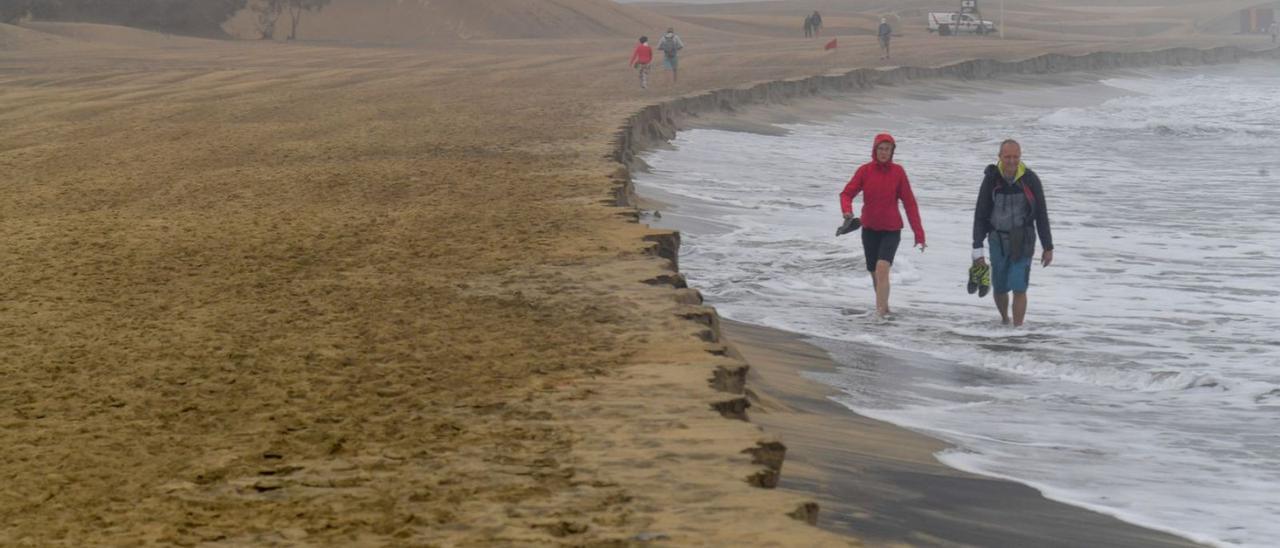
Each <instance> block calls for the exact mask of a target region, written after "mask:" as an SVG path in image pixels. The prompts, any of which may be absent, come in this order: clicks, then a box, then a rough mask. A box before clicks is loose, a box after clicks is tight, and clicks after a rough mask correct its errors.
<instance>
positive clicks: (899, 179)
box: [840, 133, 926, 316]
mask: <svg viewBox="0 0 1280 548" xmlns="http://www.w3.org/2000/svg"><path fill="white" fill-rule="evenodd" d="M895 148H897V144H895V143H894V141H893V137H892V136H891V135H889V134H887V133H881V134H880V135H876V141H875V145H873V146H872V147H871V161H870V162H867V163H865V164H862V166H861V167H859V168H858V171H856V172H855V173H854V174H853V178H852V179H849V184H847V185H845V187H844V191H843V192H841V193H840V210H841V211H842V212H844V216H845V218H849V217H851V216H852V215H853V198H854V196H857V195H858V193H859V192H861V193H862V249H863V252H864V253H865V254H866V258H867V271H869V272H871V283H872V284H873V285H874V286H875V289H876V312H877V313H878V314H880V315H881V316H886V315H888V314H889V270H890V269H891V268H892V267H893V256H894V255H895V254H896V253H897V252H898V243H899V241H901V239H902V215H900V214H899V213H898V201H899V200H901V201H902V205H903V207H905V208H906V209H907V220H908V221H910V222H911V232H913V233H915V236H916V245H917V246H919V247H920V251H924V249H925V247H926V246H925V243H924V226H923V225H921V223H920V209H919V207H918V206H917V205H916V197H915V195H914V194H912V193H911V183H910V182H909V181H908V180H907V172H906V171H905V170H903V169H902V166H900V165H898V164H895V163H893V151H894V149H895Z"/></svg>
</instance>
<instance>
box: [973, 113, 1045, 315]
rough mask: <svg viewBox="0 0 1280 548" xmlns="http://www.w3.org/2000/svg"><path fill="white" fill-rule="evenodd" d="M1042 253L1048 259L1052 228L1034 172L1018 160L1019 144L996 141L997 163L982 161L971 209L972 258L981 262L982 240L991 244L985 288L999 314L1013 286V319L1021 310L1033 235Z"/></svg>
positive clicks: (1005, 307)
mask: <svg viewBox="0 0 1280 548" xmlns="http://www.w3.org/2000/svg"><path fill="white" fill-rule="evenodd" d="M1037 234H1039V236H1040V244H1041V245H1042V246H1044V253H1043V254H1042V255H1041V256H1040V264H1041V265H1042V266H1049V265H1050V264H1051V263H1053V233H1052V232H1051V231H1050V230H1049V208H1048V206H1047V205H1046V204H1045V200H1044V187H1043V186H1042V185H1041V184H1040V177H1038V176H1037V175H1036V173H1035V172H1034V171H1031V169H1030V168H1028V167H1027V165H1026V164H1024V163H1022V146H1021V145H1019V144H1018V142H1017V141H1014V140H1013V139H1007V140H1005V141H1004V142H1003V143H1000V160H999V162H998V164H993V165H989V166H987V170H986V174H985V177H984V178H983V179H982V188H981V189H980V190H979V191H978V204H977V206H976V207H974V213H973V262H974V264H975V265H981V264H984V263H985V259H983V256H982V241H983V240H987V241H988V242H989V243H990V244H991V286H992V287H991V289H992V296H993V297H994V298H995V302H996V310H998V311H999V312H1000V319H1001V321H1002V322H1004V323H1006V324H1007V323H1009V292H1010V291H1012V292H1013V325H1014V327H1019V326H1021V325H1022V322H1023V319H1025V318H1026V315H1027V287H1028V285H1029V284H1030V281H1031V257H1032V256H1033V255H1035V253H1036V235H1037Z"/></svg>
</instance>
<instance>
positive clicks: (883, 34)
mask: <svg viewBox="0 0 1280 548" xmlns="http://www.w3.org/2000/svg"><path fill="white" fill-rule="evenodd" d="M876 36H878V37H880V58H881V59H888V58H889V39H890V38H891V37H892V36H893V27H890V26H889V20H888V19H886V18H884V17H881V18H880V28H879V29H877V30H876Z"/></svg>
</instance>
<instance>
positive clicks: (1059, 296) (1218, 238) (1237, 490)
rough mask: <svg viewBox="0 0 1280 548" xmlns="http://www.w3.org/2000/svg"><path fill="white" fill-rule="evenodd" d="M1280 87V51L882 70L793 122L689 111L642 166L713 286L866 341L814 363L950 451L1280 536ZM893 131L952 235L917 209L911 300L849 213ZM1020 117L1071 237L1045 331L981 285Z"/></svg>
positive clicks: (693, 262)
mask: <svg viewBox="0 0 1280 548" xmlns="http://www.w3.org/2000/svg"><path fill="white" fill-rule="evenodd" d="M1278 90H1280V66H1277V65H1276V64H1274V63H1245V64H1239V65H1229V66H1217V67H1198V68H1194V69H1186V68H1179V69H1172V68H1170V69H1152V70H1141V71H1117V72H1110V73H1104V74H1098V75H1069V76H1062V75H1059V76H1045V77H1019V78H1010V79H1001V80H993V81H986V82H958V81H936V82H916V83H911V84H908V85H904V86H897V87H882V88H878V89H876V90H873V91H871V92H869V93H867V94H864V95H858V96H853V97H849V98H846V99H843V100H841V102H839V103H837V106H838V107H839V108H840V109H841V111H842V112H844V113H845V114H843V115H840V116H835V117H824V118H825V119H824V120H823V121H817V122H805V123H790V124H783V125H782V126H781V127H782V128H783V129H785V130H786V134H785V135H777V134H765V133H747V132H740V131H737V132H735V131H718V130H710V129H695V130H690V131H685V132H681V133H680V134H679V135H678V136H677V138H676V140H675V141H674V142H673V145H674V146H672V147H670V148H669V149H663V150H657V151H654V152H651V153H649V154H647V155H646V156H645V157H644V160H645V161H646V162H647V163H648V164H649V165H650V167H651V169H650V170H648V171H647V172H645V173H638V174H637V187H638V189H639V192H640V194H641V195H642V196H645V197H646V198H649V199H653V200H656V201H657V202H659V203H662V204H664V205H661V206H659V207H660V209H661V213H662V216H661V218H660V219H659V218H650V219H649V222H650V224H653V225H656V226H664V227H670V228H677V229H679V230H681V231H682V233H683V246H682V249H681V258H680V264H681V269H682V271H683V272H684V273H685V275H686V276H687V277H688V279H689V282H690V284H691V285H692V286H694V287H697V288H699V289H700V290H702V292H703V293H704V295H705V297H706V298H707V301H708V304H710V305H712V306H715V307H716V308H717V309H718V310H719V311H720V313H721V314H722V315H723V316H724V317H727V318H731V319H734V320H739V321H744V322H748V323H753V324H757V325H764V326H769V327H775V328H780V329H784V330H788V331H793V332H797V333H802V334H805V335H808V336H809V337H811V339H812V342H814V343H815V344H818V345H819V346H822V347H824V348H826V349H827V350H828V351H830V352H831V353H832V355H833V357H834V358H835V359H836V360H837V361H838V362H839V363H840V364H842V365H841V367H840V368H839V372H838V373H834V374H829V375H817V374H812V375H810V376H811V377H813V378H814V379H816V380H818V381H820V382H824V383H828V384H830V385H832V386H835V387H837V388H839V389H840V391H841V393H842V396H841V397H840V398H839V399H838V401H839V402H840V403H842V404H844V405H845V406H847V407H848V408H850V409H852V410H854V411H856V412H858V413H861V414H864V415H866V416H870V417H873V418H877V419H881V420H885V421H888V422H892V423H895V424H899V425H902V426H905V427H908V428H911V429H915V430H919V431H922V432H925V433H928V434H930V435H934V436H936V437H940V438H942V439H945V440H947V441H949V442H952V443H953V444H954V445H955V448H954V449H952V450H948V451H946V452H945V453H943V454H941V455H939V458H940V459H941V460H942V461H943V462H945V463H947V464H948V465H951V466H954V467H956V468H960V469H963V470H967V471H971V472H975V473H979V474H984V475H989V476H997V477H1003V478H1008V479H1012V480H1015V481H1018V482H1022V483H1025V484H1028V485H1030V486H1032V487H1035V488H1037V489H1039V490H1040V491H1041V492H1043V493H1044V494H1045V495H1046V496H1048V497H1050V498H1053V499H1055V500H1060V501H1063V502H1067V503H1070V504H1075V505H1079V506H1084V507H1087V508H1090V509H1094V510H1097V511H1100V512H1103V513H1107V514H1111V515H1114V516H1117V517H1119V518H1121V519H1124V520H1126V521H1130V522H1133V523H1136V524H1139V525H1144V526H1147V527H1151V528H1155V529H1160V530H1164V531H1168V532H1172V533H1175V534H1179V535H1182V536H1185V537H1187V538H1191V539H1194V540H1197V541H1201V542H1205V543H1209V544H1213V545H1220V546H1259V547H1262V546H1276V545H1277V544H1278V543H1280V541H1278V540H1276V539H1280V214H1278V213H1280V93H1277V91H1278ZM830 107H832V104H825V105H824V108H828V109H829V108H830ZM882 131H888V132H890V133H892V134H893V135H894V136H895V137H896V138H897V139H898V143H899V145H898V150H897V155H896V158H895V159H896V160H897V161H898V162H899V163H901V164H903V165H904V167H905V168H906V170H907V173H908V175H909V176H910V177H911V180H912V187H913V189H914V190H915V193H916V196H917V198H918V200H919V202H920V204H921V212H922V216H923V219H924V226H925V230H926V232H927V235H928V243H929V248H928V250H927V251H926V252H924V253H919V252H917V251H915V250H913V249H911V248H910V247H909V242H910V241H911V235H910V229H909V228H907V229H905V230H904V234H903V242H904V244H903V246H902V247H901V248H900V250H899V252H898V259H897V262H896V263H895V265H894V269H893V274H892V282H893V295H892V300H891V304H892V307H893V309H894V316H893V317H892V318H891V319H888V320H883V319H880V318H877V317H876V316H875V314H874V313H873V310H874V306H873V294H872V290H871V283H870V278H869V276H868V275H867V273H866V272H865V268H864V267H863V263H862V252H861V245H860V240H859V238H858V236H857V235H856V234H853V235H848V236H844V237H840V238H836V237H834V236H833V235H834V232H835V228H836V227H837V226H838V225H839V222H840V211H839V202H838V199H837V194H838V193H839V192H840V190H841V189H842V188H843V186H844V184H845V182H846V181H847V180H848V178H849V177H850V175H851V174H852V173H853V171H854V169H856V167H857V166H858V165H859V164H861V163H863V162H865V161H867V160H869V159H870V154H871V142H872V138H873V136H874V135H875V134H876V133H879V132H882ZM1006 137H1013V138H1016V139H1018V140H1019V141H1021V142H1022V144H1023V160H1024V161H1025V162H1026V163H1027V164H1028V166H1030V167H1031V168H1032V169H1034V170H1036V171H1037V172H1038V173H1039V174H1040V177H1041V179H1042V180H1043V181H1044V184H1045V188H1046V193H1047V200H1046V202H1047V203H1048V206H1049V209H1050V216H1051V219H1052V226H1053V233H1054V240H1055V245H1056V249H1055V257H1054V259H1055V262H1054V264H1053V265H1052V266H1051V267H1049V268H1041V267H1040V266H1039V262H1038V257H1037V262H1036V266H1034V267H1033V272H1032V275H1031V281H1032V287H1031V290H1030V292H1029V301H1030V306H1029V312H1028V315H1027V325H1026V326H1025V327H1024V328H1022V329H1013V328H1009V327H1005V326H1002V325H1000V322H999V316H998V315H997V313H996V311H995V309H994V306H993V305H992V304H991V299H990V297H987V298H986V299H979V298H978V297H977V296H975V295H969V294H968V293H967V292H966V290H965V282H966V281H967V278H966V270H967V268H968V266H969V262H970V261H969V252H970V234H971V226H972V219H973V206H974V202H975V200H976V196H977V189H978V185H979V183H980V182H981V178H982V171H983V169H984V167H985V166H986V165H987V164H989V163H992V162H994V160H995V156H996V150H997V145H998V143H999V142H1000V141H1001V140H1002V139H1004V138H1006ZM859 207H861V197H859V199H858V200H857V201H856V202H855V210H856V209H857V208H859ZM1038 253H1039V249H1038V248H1037V255H1038ZM875 356H890V357H893V358H895V359H873V358H874V357H875ZM896 358H901V359H896Z"/></svg>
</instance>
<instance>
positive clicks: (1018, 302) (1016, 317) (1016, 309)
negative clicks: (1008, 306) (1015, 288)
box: [1013, 292, 1027, 327]
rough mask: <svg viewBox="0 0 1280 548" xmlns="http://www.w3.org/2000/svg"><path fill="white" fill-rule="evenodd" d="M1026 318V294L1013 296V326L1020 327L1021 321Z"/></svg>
mask: <svg viewBox="0 0 1280 548" xmlns="http://www.w3.org/2000/svg"><path fill="white" fill-rule="evenodd" d="M1026 317H1027V294H1026V293H1016V292H1015V293H1014V294H1013V326H1014V327H1022V320H1023V319H1024V318H1026Z"/></svg>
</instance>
